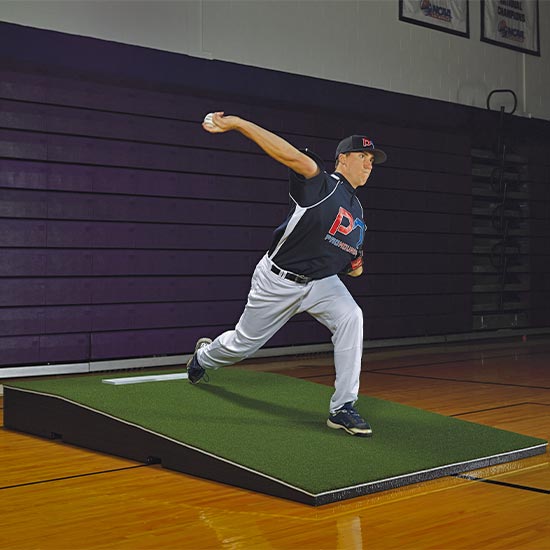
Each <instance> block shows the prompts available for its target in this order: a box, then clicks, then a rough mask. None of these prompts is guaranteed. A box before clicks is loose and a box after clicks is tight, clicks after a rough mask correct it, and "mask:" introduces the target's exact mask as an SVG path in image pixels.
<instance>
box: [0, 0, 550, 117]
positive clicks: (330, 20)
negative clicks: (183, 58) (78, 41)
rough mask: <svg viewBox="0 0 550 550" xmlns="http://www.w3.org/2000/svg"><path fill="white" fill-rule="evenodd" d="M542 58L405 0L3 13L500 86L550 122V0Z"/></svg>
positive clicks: (69, 7) (344, 76) (239, 57)
mask: <svg viewBox="0 0 550 550" xmlns="http://www.w3.org/2000/svg"><path fill="white" fill-rule="evenodd" d="M539 6H540V30H541V53H542V55H541V57H536V56H531V55H526V54H522V53H520V52H516V51H513V50H508V49H506V48H500V47H497V46H493V45H491V44H487V43H483V42H481V41H480V2H479V0H470V38H469V39H466V38H462V37H458V36H454V35H451V34H447V33H444V32H440V31H436V30H432V29H427V28H423V27H420V26H417V25H411V24H408V23H404V22H401V21H399V19H398V0H353V1H352V0H301V1H300V0H294V1H290V0H202V1H201V0H174V1H163V0H154V1H153V0H149V1H145V0H144V1H134V0H118V1H117V0H113V1H109V2H106V1H97V0H72V1H59V0H0V20H2V21H8V22H13V23H19V24H22V25H28V26H31V27H40V28H47V29H53V30H58V31H63V32H68V33H71V34H78V35H84V36H93V37H97V38H102V39H107V40H114V41H118V42H124V43H128V44H137V45H141V46H147V47H152V48H157V49H162V50H167V51H173V52H178V53H185V54H189V55H193V56H197V57H206V58H212V59H220V60H225V61H234V62H237V63H242V64H245V65H253V66H258V67H266V68H270V69H276V70H281V71H286V72H291V73H298V74H304V75H308V76H315V77H321V78H326V79H329V80H336V81H340V82H349V83H354V84H360V85H364V86H369V87H374V88H380V89H383V90H390V91H393V92H401V93H406V94H412V95H416V96H421V97H428V98H432V99H440V100H444V101H451V102H457V103H461V104H465V105H473V106H477V107H484V106H485V101H486V97H487V94H488V93H489V92H490V91H491V90H493V89H495V88H511V89H513V90H514V91H515V92H516V94H517V95H518V99H519V105H518V114H520V115H523V116H533V117H536V118H544V119H547V120H550V100H549V99H548V90H550V40H549V38H548V33H549V32H550V31H549V30H548V29H550V0H540V3H539Z"/></svg>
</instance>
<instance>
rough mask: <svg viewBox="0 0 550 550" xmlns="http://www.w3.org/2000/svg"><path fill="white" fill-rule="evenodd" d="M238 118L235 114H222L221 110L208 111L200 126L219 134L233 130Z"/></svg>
mask: <svg viewBox="0 0 550 550" xmlns="http://www.w3.org/2000/svg"><path fill="white" fill-rule="evenodd" d="M238 120H239V118H238V117H236V116H231V115H229V116H224V112H223V111H218V112H217V113H208V114H207V115H206V116H205V117H204V120H203V122H202V127H203V128H204V129H205V130H206V131H207V132H210V133H211V134H219V133H222V132H227V131H229V130H234V129H235V128H236V123H237V121H238Z"/></svg>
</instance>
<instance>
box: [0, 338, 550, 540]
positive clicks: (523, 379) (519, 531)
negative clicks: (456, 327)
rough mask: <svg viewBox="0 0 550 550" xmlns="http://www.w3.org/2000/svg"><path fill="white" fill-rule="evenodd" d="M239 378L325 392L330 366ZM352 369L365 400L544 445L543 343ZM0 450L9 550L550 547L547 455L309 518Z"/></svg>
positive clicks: (295, 362)
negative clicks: (313, 386)
mask: <svg viewBox="0 0 550 550" xmlns="http://www.w3.org/2000/svg"><path fill="white" fill-rule="evenodd" d="M243 366H245V367H246V368H250V369H255V370H264V371H270V372H278V373H282V374H287V375H289V376H296V377H300V378H304V379H308V380H311V381H314V382H319V383H322V384H328V385H330V384H332V383H333V374H332V364H331V357H330V356H329V355H319V356H309V357H298V358H291V359H285V360H277V361H273V360H270V361H268V360H262V361H256V362H248V363H245V364H244V365H243ZM363 369H364V372H363V376H362V392H364V393H367V394H369V395H372V396H374V397H381V398H384V399H389V400H392V401H397V402H400V403H404V404H407V405H412V406H415V407H420V408H423V409H427V410H431V411H435V412H438V413H441V414H445V415H449V416H456V417H459V418H462V419H465V420H470V421H473V422H478V423H481V424H488V425H490V426H495V427H498V428H503V429H508V430H512V431H516V432H520V433H524V434H527V435H531V436H536V437H540V438H544V439H546V440H548V439H550V391H549V390H550V338H549V337H545V338H537V339H529V340H528V341H527V342H521V341H519V340H518V339H515V340H513V341H512V340H509V341H499V342H495V341H493V342H488V343H469V344H455V345H445V346H437V347H429V348H428V347H415V348H408V349H404V348H399V349H393V350H383V351H367V352H366V353H365V355H364V366H363ZM214 376H215V374H214ZM197 421H200V411H197ZM373 428H374V430H376V426H374V427H373ZM251 429H255V430H257V432H258V437H259V438H262V437H264V434H263V433H262V427H261V426H251ZM375 436H376V432H375ZM342 437H346V436H345V435H344V434H342ZM365 443H366V444H368V440H365ZM0 450H1V457H2V467H1V469H0V517H1V518H2V528H1V529H0V548H6V549H10V550H11V549H24V550H26V549H39V548H40V549H64V548H67V549H68V548H70V549H72V550H76V549H88V548H94V549H95V548H132V549H138V548H150V549H164V548H167V549H182V548H183V549H188V548H189V549H195V550H200V549H207V548H227V549H235V550H237V549H247V550H248V549H286V548H297V549H353V550H355V549H362V548H370V549H375V550H376V549H386V548H392V549H394V548H399V549H423V548H435V549H449V550H450V549H455V548H471V549H481V548H483V549H486V548H506V549H544V548H550V455H549V454H548V453H547V454H545V455H541V456H538V457H534V458H530V459H525V460H521V461H517V462H513V463H510V464H505V465H502V466H498V467H494V468H488V469H484V470H477V471H475V472H470V473H469V474H468V475H467V476H457V477H449V478H442V479H438V480H434V481H431V482H427V483H421V484H417V485H412V486H409V487H404V488H401V489H397V490H393V491H387V492H383V493H378V494H374V495H370V496H365V497H359V498H356V499H352V500H348V501H344V502H342V503H335V504H329V505H326V506H323V507H319V508H312V507H309V506H305V505H301V504H297V503H294V502H290V501H285V500H282V499H277V498H274V497H269V496H265V495H261V494H256V493H252V492H249V491H246V490H242V489H237V488H233V487H230V486H225V485H220V484H217V483H213V482H209V481H204V480H201V479H196V478H192V477H190V476H186V475H183V474H179V473H175V472H171V471H167V470H163V469H162V468H161V467H159V466H155V465H150V466H147V465H142V464H136V463H134V462H131V461H128V460H124V459H119V458H115V457H112V456H106V455H102V454H98V453H94V452H91V451H87V450H84V449H79V448H76V447H71V446H69V445H66V444H63V443H59V442H56V441H45V440H42V439H39V438H37V437H33V436H28V435H24V434H20V433H15V432H11V431H8V430H5V429H2V431H0ZM311 467H312V468H314V467H315V464H312V465H311ZM342 467H345V468H350V467H353V466H352V465H349V464H343V465H342Z"/></svg>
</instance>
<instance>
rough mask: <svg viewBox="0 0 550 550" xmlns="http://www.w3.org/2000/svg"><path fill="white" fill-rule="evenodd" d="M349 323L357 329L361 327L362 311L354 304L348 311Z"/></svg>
mask: <svg viewBox="0 0 550 550" xmlns="http://www.w3.org/2000/svg"><path fill="white" fill-rule="evenodd" d="M349 322H350V323H351V324H353V325H355V326H357V327H362V326H363V310H362V309H361V308H360V307H359V306H358V305H357V304H355V303H354V304H353V306H352V307H351V308H350V311H349Z"/></svg>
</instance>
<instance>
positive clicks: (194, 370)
mask: <svg viewBox="0 0 550 550" xmlns="http://www.w3.org/2000/svg"><path fill="white" fill-rule="evenodd" d="M211 343H212V340H210V338H199V339H198V340H197V343H196V344H195V352H194V353H193V355H192V356H191V359H189V361H187V378H188V380H189V382H191V384H197V383H198V382H199V381H200V380H202V379H203V378H204V375H205V374H206V370H205V369H204V367H201V365H200V363H199V360H198V359H197V351H199V349H201V348H202V347H204V346H208V344H211ZM207 376H208V375H207ZM205 382H208V378H205Z"/></svg>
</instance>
